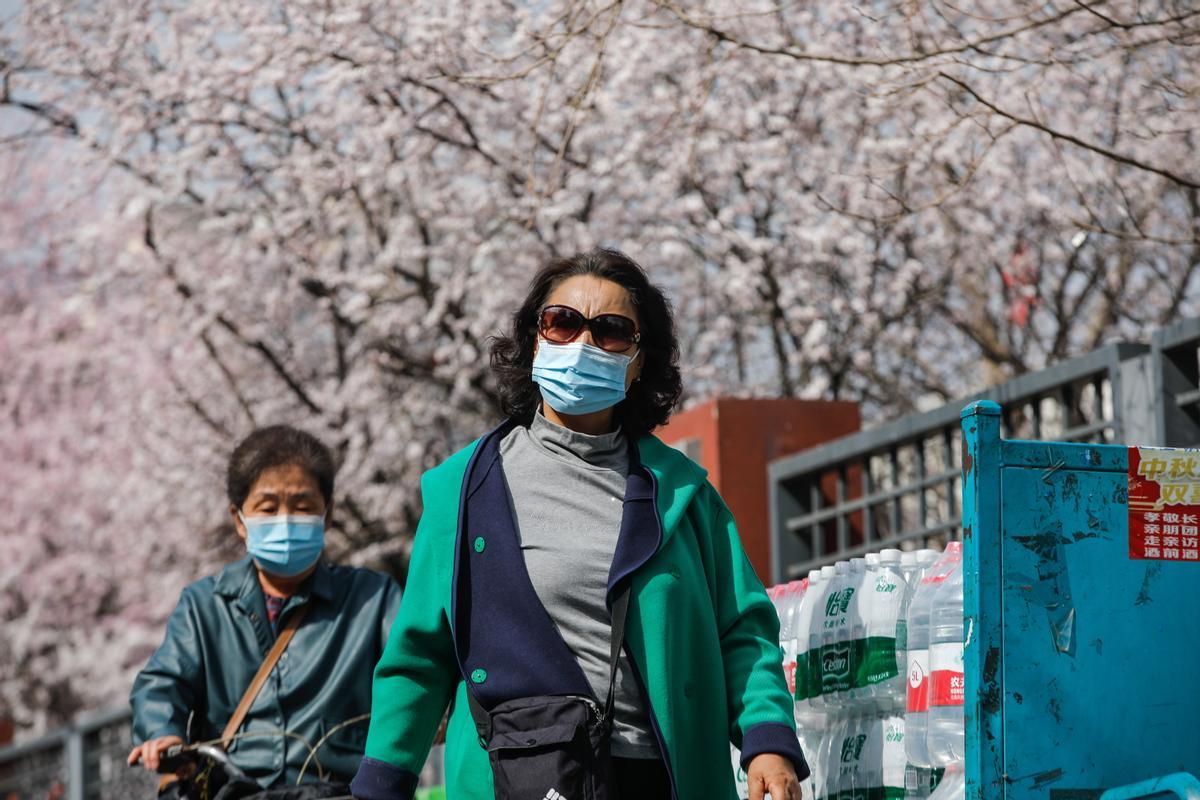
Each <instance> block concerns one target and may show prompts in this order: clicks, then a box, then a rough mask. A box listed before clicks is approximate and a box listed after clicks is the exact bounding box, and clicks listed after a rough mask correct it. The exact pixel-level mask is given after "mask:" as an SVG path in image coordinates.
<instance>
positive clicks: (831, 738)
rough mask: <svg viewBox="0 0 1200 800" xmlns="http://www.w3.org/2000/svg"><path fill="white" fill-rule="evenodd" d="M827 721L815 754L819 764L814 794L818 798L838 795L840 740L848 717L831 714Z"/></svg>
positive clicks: (843, 735) (844, 734)
mask: <svg viewBox="0 0 1200 800" xmlns="http://www.w3.org/2000/svg"><path fill="white" fill-rule="evenodd" d="M828 723H829V724H828V725H827V726H826V728H825V736H824V737H823V738H822V739H821V747H820V749H819V750H818V754H817V763H818V764H819V765H820V769H819V770H818V775H817V780H816V793H815V794H816V796H817V797H818V798H834V797H837V796H838V791H839V790H838V784H839V781H840V780H841V751H842V741H843V739H844V738H845V736H846V731H847V729H848V724H849V719H848V718H847V717H843V716H840V715H839V716H831V717H829V718H828Z"/></svg>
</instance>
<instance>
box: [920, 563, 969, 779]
mask: <svg viewBox="0 0 1200 800" xmlns="http://www.w3.org/2000/svg"><path fill="white" fill-rule="evenodd" d="M953 544H954V545H956V546H957V545H958V542H954V543H953ZM947 551H948V552H949V551H950V548H947ZM953 552H955V553H957V554H958V556H959V558H958V559H957V560H956V562H955V563H954V565H953V568H952V570H951V571H950V573H949V574H948V575H946V577H945V579H944V580H943V581H942V582H941V583H940V584H938V585H937V587H936V589H935V591H934V593H933V603H932V613H931V615H930V629H929V637H930V639H929V670H930V687H929V695H930V699H929V732H928V733H927V734H926V739H927V742H928V745H927V746H928V749H929V757H930V760H931V761H933V763H934V764H935V765H938V766H942V765H949V764H951V763H953V762H955V761H961V760H963V759H964V758H965V757H966V752H965V746H966V737H965V729H964V725H965V721H964V718H963V697H964V693H965V683H964V681H963V572H962V558H961V553H962V550H961V546H957V547H956V548H955V549H954V551H953Z"/></svg>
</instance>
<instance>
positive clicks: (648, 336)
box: [492, 248, 683, 438]
mask: <svg viewBox="0 0 1200 800" xmlns="http://www.w3.org/2000/svg"><path fill="white" fill-rule="evenodd" d="M577 275H592V276H594V277H597V278H602V279H604V280H608V281H612V282H613V283H616V284H619V285H620V286H623V287H624V288H625V290H626V291H628V292H629V296H630V298H632V300H633V306H634V308H635V309H637V315H638V320H639V325H640V327H639V329H640V331H641V334H642V339H641V342H640V349H641V353H642V358H643V361H642V371H641V378H640V380H638V381H636V382H634V384H633V386H631V387H630V388H629V392H628V394H626V396H625V399H624V400H623V401H621V402H620V403H618V404H617V407H616V409H615V410H614V418H615V419H616V421H617V422H618V423H619V424H620V425H621V427H622V428H623V429H624V430H625V432H626V434H628V435H629V436H631V437H633V438H637V437H639V436H642V435H644V434H647V433H650V431H652V430H654V429H655V428H657V427H658V426H659V425H662V424H664V423H665V422H666V421H667V418H668V417H670V416H671V411H672V410H673V409H674V408H675V404H676V403H677V402H678V401H679V395H680V394H681V393H682V391H683V382H682V380H681V379H680V376H679V342H678V340H677V339H676V338H675V319H674V317H673V316H672V313H671V303H670V301H669V300H667V297H666V295H664V294H663V292H662V290H661V289H659V288H658V287H657V286H655V285H654V284H652V283H650V279H649V278H648V277H647V276H646V273H645V271H644V270H643V269H642V268H641V267H640V266H638V264H637V262H635V261H634V260H633V259H632V258H630V257H629V256H627V255H625V254H624V253H621V252H618V251H616V250H606V249H602V248H601V249H596V250H591V251H589V252H587V253H578V254H576V255H573V256H571V257H570V258H556V259H554V260H553V261H551V262H550V263H549V264H547V265H546V266H544V267H542V269H541V270H539V271H538V273H537V275H535V276H534V278H533V281H532V282H531V283H530V284H529V293H528V294H527V295H526V296H525V302H523V303H522V304H521V307H520V308H519V309H517V312H516V313H515V314H513V317H512V330H511V331H510V333H509V335H508V336H498V337H496V338H494V339H493V340H492V372H493V373H494V374H495V376H496V380H497V383H498V384H499V386H498V391H499V395H500V408H501V410H502V411H503V412H504V413H505V414H506V415H508V416H509V417H511V418H513V419H515V420H517V421H518V422H520V423H522V424H524V425H528V424H529V423H530V422H532V421H533V415H534V413H535V412H536V411H537V409H538V407H539V406H540V405H541V402H542V396H541V393H540V391H539V389H538V386H537V384H536V383H534V381H533V350H534V344H535V343H536V341H537V335H538V316H539V314H540V313H541V310H542V308H543V307H544V306H545V305H546V299H547V298H548V297H549V296H550V293H551V292H553V291H554V289H555V288H556V287H557V286H558V285H559V284H561V283H562V282H563V281H565V280H567V279H568V278H573V277H575V276H577Z"/></svg>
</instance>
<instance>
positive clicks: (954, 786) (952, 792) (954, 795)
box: [929, 761, 967, 800]
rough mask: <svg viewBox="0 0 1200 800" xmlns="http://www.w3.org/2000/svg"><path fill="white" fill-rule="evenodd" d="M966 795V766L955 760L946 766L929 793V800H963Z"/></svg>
mask: <svg viewBox="0 0 1200 800" xmlns="http://www.w3.org/2000/svg"><path fill="white" fill-rule="evenodd" d="M966 796H967V773H966V768H965V765H964V764H963V762H961V761H956V762H954V763H952V764H950V765H949V766H947V767H946V774H945V775H943V776H942V779H941V781H940V782H939V783H938V786H937V788H936V789H934V790H933V792H932V793H931V794H930V795H929V800H965V798H966Z"/></svg>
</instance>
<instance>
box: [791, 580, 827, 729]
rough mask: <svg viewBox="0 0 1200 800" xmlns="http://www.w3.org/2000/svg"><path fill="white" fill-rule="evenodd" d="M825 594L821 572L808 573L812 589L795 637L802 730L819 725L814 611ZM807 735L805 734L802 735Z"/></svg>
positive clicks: (803, 603) (806, 595)
mask: <svg viewBox="0 0 1200 800" xmlns="http://www.w3.org/2000/svg"><path fill="white" fill-rule="evenodd" d="M823 591H824V584H823V581H822V579H821V570H819V569H814V570H812V571H811V572H809V573H808V589H807V590H805V592H804V596H803V597H802V598H801V602H800V605H799V607H798V609H797V611H796V622H795V630H794V631H793V636H794V638H795V642H796V678H795V690H794V691H793V693H792V696H793V697H795V698H796V724H797V725H799V726H801V728H805V727H808V726H809V725H811V724H812V723H813V722H814V721H815V717H814V710H813V705H812V696H813V672H814V670H813V664H814V659H813V657H811V656H810V652H811V651H810V647H811V645H810V643H809V637H810V636H811V634H812V627H813V609H814V608H815V607H816V603H815V602H814V599H815V598H819V597H820V596H821V594H822V592H823ZM801 732H802V733H804V731H803V730H802V731H801Z"/></svg>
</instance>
